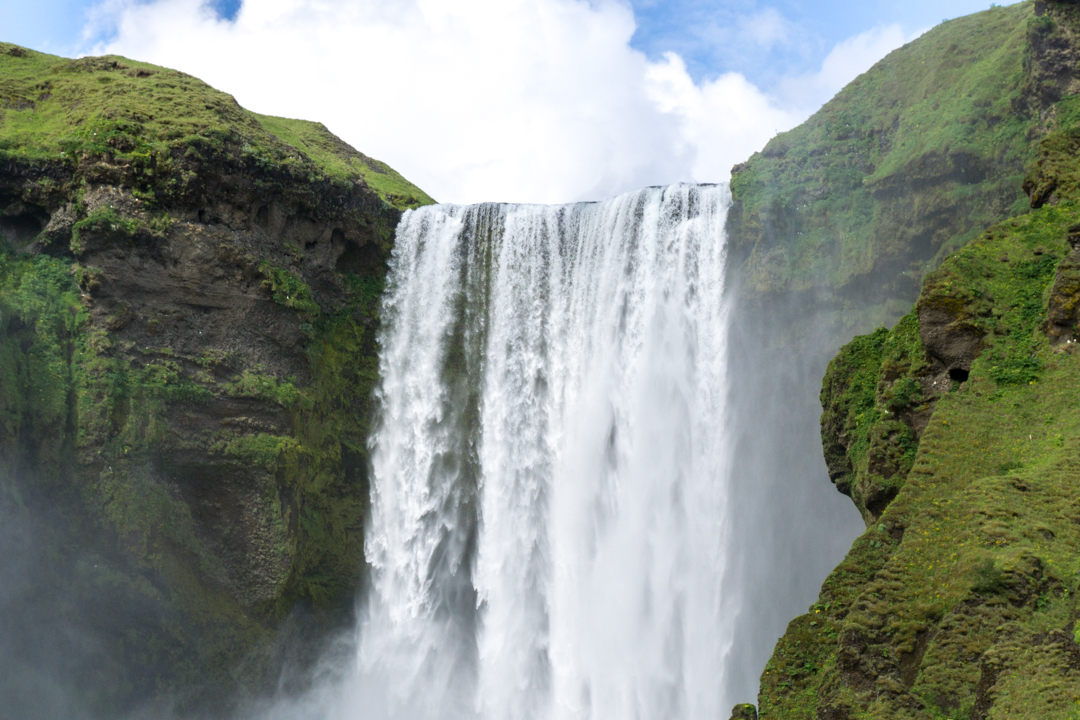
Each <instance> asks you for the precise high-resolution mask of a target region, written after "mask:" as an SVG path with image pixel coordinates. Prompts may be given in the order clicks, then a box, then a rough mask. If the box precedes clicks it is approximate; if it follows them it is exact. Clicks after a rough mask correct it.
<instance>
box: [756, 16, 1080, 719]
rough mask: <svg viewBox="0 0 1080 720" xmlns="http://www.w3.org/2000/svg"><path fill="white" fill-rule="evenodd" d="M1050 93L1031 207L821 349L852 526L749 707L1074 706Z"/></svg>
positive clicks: (1076, 543) (838, 470) (1007, 713)
mask: <svg viewBox="0 0 1080 720" xmlns="http://www.w3.org/2000/svg"><path fill="white" fill-rule="evenodd" d="M1032 9H1033V11H1035V12H1036V13H1037V14H1035V15H1034V16H1033V17H1032V19H1031V20H1029V21H1028V27H1029V28H1030V29H1031V31H1032V33H1033V34H1032V35H1031V37H1032V38H1033V39H1032V41H1031V46H1032V52H1033V53H1036V55H1037V56H1038V57H1041V58H1050V60H1048V61H1047V65H1046V66H1045V67H1043V69H1041V70H1039V69H1037V68H1035V67H1034V66H1029V70H1031V73H1030V76H1031V77H1050V78H1052V79H1053V82H1059V81H1061V79H1062V78H1063V77H1065V73H1064V71H1062V72H1058V70H1055V69H1054V68H1055V67H1064V66H1063V65H1061V66H1059V65H1055V63H1056V60H1054V58H1063V57H1069V56H1071V53H1072V50H1070V48H1071V47H1074V46H1075V45H1074V44H1073V38H1075V37H1076V29H1077V27H1080V25H1078V20H1080V14H1078V13H1077V9H1076V8H1075V7H1074V6H1072V5H1071V4H1047V5H1045V6H1043V5H1041V4H1036V5H1034V6H1033V7H1032ZM1069 82H1071V80H1070V81H1069ZM1037 85H1038V87H1040V88H1046V87H1047V84H1045V83H1042V82H1041V81H1040V82H1039V83H1037ZM1055 97H1057V99H1056V100H1055V101H1054V102H1053V104H1051V105H1048V106H1044V107H1043V109H1042V110H1040V113H1039V118H1040V122H1042V123H1043V124H1044V125H1043V127H1044V130H1045V131H1046V133H1047V134H1046V135H1045V136H1044V138H1043V139H1042V140H1041V141H1040V142H1039V143H1038V144H1037V145H1036V146H1035V150H1034V153H1033V155H1032V162H1031V163H1030V164H1029V170H1028V172H1027V175H1026V177H1025V178H1024V180H1023V182H1022V186H1023V188H1024V189H1025V190H1026V191H1027V192H1028V199H1029V205H1030V207H1031V208H1032V209H1031V211H1030V212H1028V213H1025V214H1022V215H1018V216H1016V217H1014V218H1012V219H1008V220H1005V221H1004V222H1001V223H997V224H994V225H992V226H991V227H990V228H988V229H987V230H985V231H984V232H983V233H981V234H980V235H979V237H978V238H977V239H976V240H975V241H973V242H971V243H969V244H968V245H966V246H965V247H964V248H963V249H961V250H959V251H957V252H954V253H953V254H951V255H950V256H949V257H948V258H947V259H945V261H944V262H943V263H942V265H941V267H940V268H938V269H937V270H934V271H933V272H930V273H929V274H928V275H926V277H925V280H924V283H923V286H922V290H921V292H920V295H919V297H918V300H917V302H916V304H915V307H914V308H913V309H912V310H911V311H910V312H909V313H908V314H906V315H905V316H904V317H903V318H901V319H900V320H899V322H897V323H896V325H895V326H894V327H893V328H892V329H891V330H886V329H884V328H881V329H879V330H877V331H875V332H874V333H872V334H870V335H867V336H863V337H858V338H856V339H855V340H853V341H852V342H851V343H849V344H848V345H846V346H845V347H844V348H843V349H842V350H841V351H840V353H839V354H838V355H837V356H836V357H835V358H834V359H833V360H832V362H831V363H830V365H829V368H828V371H827V373H826V376H825V381H824V384H823V388H822V393H821V402H822V406H823V408H824V413H823V415H822V418H821V431H822V443H823V447H824V450H825V457H826V461H827V463H828V466H829V471H830V476H831V477H832V478H833V480H834V482H836V484H837V487H838V488H839V489H840V490H841V491H843V492H845V493H847V494H850V495H851V496H852V498H853V499H854V500H855V502H856V505H857V506H858V507H859V510H860V511H861V513H862V515H863V518H864V520H865V522H866V523H867V530H866V532H865V533H864V534H863V535H862V536H861V537H860V538H859V539H858V540H856V542H855V544H854V545H853V547H852V549H851V551H850V552H849V553H848V555H847V557H846V558H845V559H844V561H843V562H842V563H841V564H840V565H839V566H838V567H837V568H836V569H835V570H834V571H833V573H832V574H831V575H830V576H829V578H828V579H827V580H826V582H825V584H824V585H823V587H822V591H821V594H820V597H819V598H818V601H817V602H816V603H815V604H814V605H813V606H812V607H811V608H810V611H809V612H808V613H807V614H805V615H803V616H801V617H799V618H796V619H795V620H794V621H792V622H791V624H790V625H789V627H788V629H787V632H786V633H785V635H784V637H783V638H781V640H780V642H779V643H778V645H777V646H776V648H775V650H774V653H773V656H772V658H771V660H770V661H769V664H768V665H767V666H766V670H765V673H764V675H763V676H762V684H761V694H760V697H759V710H760V716H761V717H762V718H774V717H775V718H856V717H859V718H864V717H865V718H870V717H873V718H946V717H949V718H954V717H955V718H959V717H963V718H979V719H982V718H1016V717H1039V718H1053V717H1062V718H1064V717H1070V716H1071V715H1072V714H1074V713H1075V709H1076V698H1077V697H1080V673H1078V668H1080V663H1078V662H1077V659H1078V658H1080V644H1078V641H1080V636H1078V635H1077V634H1076V632H1075V631H1076V628H1077V620H1078V618H1080V612H1078V610H1077V605H1076V602H1075V597H1076V593H1077V591H1080V586H1078V585H1077V567H1076V562H1075V558H1076V555H1077V551H1078V549H1080V534H1078V533H1077V531H1076V528H1077V508H1076V499H1077V497H1080V468H1078V467H1077V464H1076V461H1075V458H1076V450H1077V448H1076V438H1077V430H1078V428H1080V414H1078V409H1077V404H1076V402H1075V397H1076V393H1077V389H1078V388H1077V385H1078V383H1080V365H1078V364H1077V362H1078V357H1077V355H1076V353H1075V352H1074V348H1075V333H1076V332H1077V325H1076V324H1077V320H1078V316H1077V313H1076V307H1077V305H1078V303H1080V295H1078V292H1080V285H1078V284H1077V277H1078V275H1077V267H1078V262H1080V260H1078V257H1080V256H1078V254H1077V253H1078V252H1080V251H1078V250H1077V249H1076V247H1077V245H1080V232H1078V229H1080V224H1078V221H1080V210H1078V207H1080V206H1078V205H1077V201H1078V200H1080V194H1078V192H1077V186H1076V183H1075V181H1074V179H1073V174H1074V172H1075V167H1076V163H1077V158H1078V157H1080V155H1078V154H1077V152H1078V149H1080V146H1078V145H1077V144H1076V142H1075V138H1076V137H1080V125H1078V122H1077V116H1076V115H1075V111H1074V109H1073V107H1074V104H1075V103H1076V96H1075V95H1067V96H1065V97H1058V96H1055V95H1054V94H1053V93H1049V94H1047V95H1045V96H1043V97H1042V98H1041V99H1038V100H1037V102H1040V103H1043V102H1045V101H1046V100H1047V98H1050V99H1053V98H1055Z"/></svg>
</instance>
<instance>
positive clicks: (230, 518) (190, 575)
mask: <svg viewBox="0 0 1080 720" xmlns="http://www.w3.org/2000/svg"><path fill="white" fill-rule="evenodd" d="M0 79H2V80H4V82H6V83H7V84H5V85H4V87H5V92H7V93H8V96H7V100H6V101H5V102H6V103H7V105H6V106H5V108H4V110H3V113H4V116H2V117H0V237H2V241H0V515H2V516H3V517H2V518H0V519H2V520H4V521H5V523H7V524H16V525H18V526H19V527H25V528H27V529H28V530H27V532H33V533H35V538H36V539H35V542H34V543H32V544H31V545H32V546H25V545H23V544H20V543H21V541H20V542H19V543H17V542H15V540H12V541H11V547H7V546H5V547H3V548H0V549H3V550H4V551H5V555H7V556H9V559H8V561H7V562H8V563H9V564H11V563H14V564H15V565H16V566H17V567H18V568H19V571H18V572H13V573H12V574H11V577H14V578H16V580H18V579H19V578H21V579H22V580H21V581H16V582H14V583H13V584H12V585H11V586H10V587H11V588H13V589H12V590H10V591H8V592H5V593H0V612H3V613H5V614H11V615H18V616H19V617H20V618H24V619H25V622H24V623H23V627H22V628H21V629H20V631H19V632H18V633H15V634H14V635H13V636H12V637H13V639H12V640H10V641H9V642H6V644H4V645H2V646H0V666H2V668H3V669H4V670H5V673H4V674H5V675H8V676H9V677H11V678H13V680H12V682H11V684H10V687H7V685H6V684H5V685H2V686H0V687H3V688H6V689H4V690H3V694H4V696H5V697H6V698H7V700H6V702H8V703H9V704H10V705H11V707H15V708H19V709H20V712H25V713H26V714H27V715H26V716H31V715H38V714H44V715H48V714H50V713H54V714H55V713H60V714H63V713H64V712H66V711H65V710H64V709H63V708H64V707H70V706H77V707H80V708H85V709H86V710H87V711H88V712H91V713H97V714H101V715H103V716H116V715H118V714H122V713H123V712H125V711H127V710H130V709H131V708H134V707H137V706H142V705H146V704H148V703H149V704H150V705H151V706H152V705H153V704H154V703H157V702H159V701H167V702H168V703H170V704H172V705H179V707H180V708H181V709H187V710H195V709H201V710H200V711H205V710H207V709H214V708H216V709H219V710H220V709H223V708H226V707H228V705H229V703H230V702H232V701H234V700H235V699H236V698H237V697H239V696H240V695H241V694H251V693H258V692H261V691H262V689H264V688H266V687H269V685H267V684H266V683H268V682H269V683H273V682H274V681H275V678H276V676H277V674H278V672H279V670H280V667H281V664H282V662H284V658H282V657H280V656H278V655H277V654H276V651H275V649H274V648H275V644H274V637H275V633H276V632H278V631H279V630H280V629H281V627H282V625H283V623H284V624H286V625H288V624H292V625H297V626H298V627H300V626H302V627H303V628H305V634H306V635H307V636H308V638H307V640H308V643H309V644H315V645H317V644H318V643H319V642H320V640H319V638H320V637H324V636H325V634H326V632H328V631H329V630H330V629H332V628H333V627H334V626H335V625H336V624H338V623H341V622H347V621H348V620H349V617H350V614H351V602H352V597H353V594H354V590H355V587H356V584H357V582H358V580H359V576H360V572H361V568H362V563H363V549H362V542H363V535H362V527H361V525H362V518H363V514H364V511H365V508H366V503H367V497H368V496H367V484H366V483H367V477H366V467H367V464H366V463H367V461H366V453H367V446H366V439H367V429H368V425H369V423H370V421H371V411H370V408H369V403H370V396H371V392H372V388H373V386H374V383H375V380H376V376H377V370H376V368H377V359H376V348H375V331H376V329H377V327H378V299H379V295H380V292H381V288H382V283H383V278H384V275H385V272H386V262H387V259H388V255H389V251H390V247H391V241H392V236H393V229H394V226H395V225H396V223H397V221H398V219H399V217H400V214H401V210H402V208H404V207H408V206H412V205H416V204H419V203H423V202H430V198H427V196H426V195H424V194H423V193H422V192H421V191H419V190H418V189H416V188H415V187H412V186H411V185H409V184H408V183H407V182H405V181H404V180H403V179H402V178H400V176H398V175H396V173H393V171H391V170H390V169H389V168H387V167H386V166H384V165H382V164H381V163H378V162H377V161H374V160H371V159H370V158H367V157H366V156H363V155H361V154H360V153H357V152H356V151H355V150H352V148H349V147H348V146H347V145H345V144H344V143H342V142H341V141H340V140H338V139H337V138H334V137H333V136H332V135H330V134H329V133H328V132H327V131H326V130H325V128H323V127H322V126H319V125H315V124H313V123H304V122H302V121H290V120H281V119H277V118H266V117H262V116H256V115H253V114H251V113H248V112H247V111H245V110H243V109H242V108H240V107H239V106H238V105H236V103H235V101H233V100H232V98H230V97H228V96H227V95H224V94H222V93H219V92H217V91H215V90H213V89H212V88H209V87H208V86H205V85H204V84H202V83H200V82H199V81H197V80H195V79H194V78H190V77H189V76H185V75H182V74H181V73H176V72H174V71H170V70H167V69H164V68H156V67H153V66H148V65H145V64H142V63H136V62H133V61H129V60H126V59H124V58H84V59H81V60H76V61H67V60H63V59H61V58H53V57H51V56H46V55H41V54H39V53H33V52H31V51H28V50H24V49H22V48H17V47H15V46H11V45H0ZM12 98H14V99H12ZM166 113H167V114H166ZM16 114H18V117H17V118H16V117H14V116H15V115H16ZM16 120H17V122H16ZM28 128H29V130H28ZM3 541H4V538H3V537H0V542H3ZM17 548H21V550H18V551H16V550H17ZM19 553H23V554H22V555H20V554H19ZM27 553H29V555H27ZM50 554H51V555H52V556H53V557H54V558H64V559H63V560H58V559H54V560H50V561H48V562H33V561H30V560H28V559H27V558H29V557H30V556H31V555H33V556H42V555H46V556H47V555H50ZM50 587H56V588H59V587H63V588H64V589H63V590H62V591H61V592H58V593H46V592H44V589H45V588H50ZM102 607H109V608H111V610H110V612H102V611H101V608H102ZM121 616H122V617H123V618H124V622H123V623H122V624H121V627H114V623H113V618H117V617H121ZM57 628H61V629H66V630H65V631H64V632H61V633H59V634H57V633H56V632H55V630H56V629H57ZM294 634H295V633H294ZM64 638H66V639H64ZM302 645H303V643H301V646H302ZM92 668H96V670H94V671H93V672H91V669H92ZM9 670H10V671H11V672H10V673H8V672H7V671H9ZM58 673H63V674H64V676H65V683H64V684H65V686H66V687H68V688H69V689H70V695H71V697H69V698H62V702H61V700H59V699H58V700H55V702H57V703H60V704H59V705H56V706H46V707H41V706H40V705H39V704H40V703H42V702H53V701H52V700H48V697H49V694H48V693H46V692H44V691H43V686H42V683H46V684H47V683H49V682H51V680H50V679H49V678H50V677H56V676H57V674H58ZM53 695H55V693H54V694H53Z"/></svg>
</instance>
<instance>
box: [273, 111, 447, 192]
mask: <svg viewBox="0 0 1080 720" xmlns="http://www.w3.org/2000/svg"><path fill="white" fill-rule="evenodd" d="M253 114H254V113H253ZM255 117H256V118H257V119H258V121H259V123H260V124H261V125H262V126H263V128H265V129H266V131H267V132H269V133H271V134H273V135H274V136H275V137H277V138H278V139H279V140H281V141H282V142H286V143H288V144H289V145H291V146H293V147H295V148H298V149H300V150H302V151H303V152H304V153H305V154H306V155H307V156H308V157H310V158H311V159H312V160H313V161H315V162H316V163H317V164H318V165H319V167H320V168H321V169H322V171H323V172H325V173H326V174H327V175H328V176H330V177H332V178H335V179H339V180H353V179H355V178H356V176H357V174H358V173H359V175H361V176H362V177H363V178H364V181H365V182H366V183H367V185H368V187H370V188H371V189H372V190H374V191H375V192H377V193H379V197H381V198H382V199H383V200H385V201H386V202H388V203H390V204H391V205H393V206H394V207H396V208H401V209H405V208H412V207H419V206H421V205H431V204H433V203H434V202H435V201H434V200H432V199H431V197H429V196H428V194H427V193H425V192H424V191H423V190H420V189H419V188H417V187H416V186H415V185H413V184H412V183H410V182H409V181H408V180H406V179H405V178H403V177H402V176H401V175H400V174H399V173H398V172H397V171H395V170H394V169H393V168H391V167H390V166H389V165H387V164H386V163H382V162H379V161H378V160H373V159H371V158H369V157H368V156H367V155H364V154H362V153H359V152H357V151H356V150H354V149H353V148H352V147H350V146H349V145H347V144H345V143H343V142H342V141H341V140H339V139H338V138H337V137H336V136H335V135H333V134H332V133H330V131H329V130H327V129H326V127H324V126H323V125H322V123H312V122H308V121H306V120H288V119H286V118H277V117H271V116H269V115H255Z"/></svg>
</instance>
